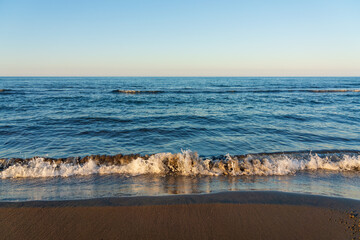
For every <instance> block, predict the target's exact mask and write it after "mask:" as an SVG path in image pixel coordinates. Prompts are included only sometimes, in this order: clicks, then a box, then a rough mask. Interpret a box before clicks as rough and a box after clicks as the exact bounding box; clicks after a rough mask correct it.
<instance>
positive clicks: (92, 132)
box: [0, 77, 360, 201]
mask: <svg viewBox="0 0 360 240" xmlns="http://www.w3.org/2000/svg"><path fill="white" fill-rule="evenodd" d="M257 190H261V191H282V192H295V193H305V194H314V195H324V196H332V197H342V198H352V199H358V200H360V77H0V201H32V200H73V199H91V198H108V197H129V196H130V197H131V196H160V195H174V194H205V193H215V192H224V191H257Z"/></svg>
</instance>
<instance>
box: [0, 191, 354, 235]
mask: <svg viewBox="0 0 360 240" xmlns="http://www.w3.org/2000/svg"><path fill="white" fill-rule="evenodd" d="M358 212H360V201H358V200H352V199H344V198H336V197H325V196H316V195H307V194H297V193H284V192H266V191H253V192H252V191H246V192H221V193H213V194H198V195H196V194H193V195H170V196H151V197H149V196H148V197H146V196H143V197H121V198H101V199H89V200H68V201H66V200H65V201H29V202H1V203H0V232H1V233H2V234H1V235H0V239H24V238H25V239H139V238H141V239H189V238H190V239H209V238H210V239H352V238H354V237H355V239H358V238H359V237H360V226H358V224H360V221H359V217H358Z"/></svg>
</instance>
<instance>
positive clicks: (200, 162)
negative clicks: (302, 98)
mask: <svg viewBox="0 0 360 240" xmlns="http://www.w3.org/2000/svg"><path fill="white" fill-rule="evenodd" d="M0 168H1V169H2V170H1V171H0V178H3V179H4V178H29V177H32V178H36V177H69V176H73V175H91V174H115V173H116V174H124V175H129V176H136V175H142V174H157V175H164V176H165V175H184V176H201V175H212V176H219V175H228V176H243V175H262V176H270V175H288V174H294V173H296V172H299V171H316V170H329V171H360V152H357V151H347V152H340V151H333V152H316V153H311V152H292V153H262V154H248V155H239V156H230V155H225V156H219V157H210V158H204V157H199V156H198V154H197V153H196V152H192V151H190V150H187V151H182V152H180V153H175V154H173V153H157V154H153V155H144V156H141V155H134V154H132V155H122V154H118V155H115V156H107V155H92V156H86V157H83V158H80V157H77V158H60V159H52V158H42V157H34V158H31V159H0Z"/></svg>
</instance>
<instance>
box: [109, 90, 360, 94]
mask: <svg viewBox="0 0 360 240" xmlns="http://www.w3.org/2000/svg"><path fill="white" fill-rule="evenodd" d="M112 92H113V93H122V94H159V93H182V94H194V93H281V92H285V93H287V92H289V93H290V92H310V93H344V92H360V89H268V90H263V89H259V90H235V89H234V90H190V89H187V90H121V89H119V90H113V91H112Z"/></svg>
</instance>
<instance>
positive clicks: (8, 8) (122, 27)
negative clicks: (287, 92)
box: [0, 0, 360, 76]
mask: <svg viewBox="0 0 360 240" xmlns="http://www.w3.org/2000/svg"><path fill="white" fill-rule="evenodd" d="M359 26H360V1H359V0H341V1H340V0H303V1H294V0H274V1H269V0H267V1H266V0H262V1H260V0H252V1H250V0H249V1H241V0H238V1H236V0H222V1H211V0H207V1H204V0H203V1H196V0H192V1H190V0H181V1H178V0H174V1H165V0H163V1H161V0H123V1H121V0H120V1H115V0H102V1H100V0H95V1H91V0H87V1H85V0H62V1H48V0H32V1H28V0H0V76H360V27H359Z"/></svg>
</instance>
